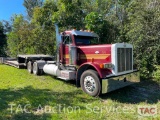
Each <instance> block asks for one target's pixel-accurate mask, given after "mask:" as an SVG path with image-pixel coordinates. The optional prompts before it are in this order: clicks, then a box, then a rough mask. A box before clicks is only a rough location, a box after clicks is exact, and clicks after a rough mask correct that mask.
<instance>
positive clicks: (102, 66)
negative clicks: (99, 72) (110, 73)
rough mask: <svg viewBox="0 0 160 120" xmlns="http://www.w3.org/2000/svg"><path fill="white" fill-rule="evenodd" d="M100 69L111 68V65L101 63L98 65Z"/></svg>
mask: <svg viewBox="0 0 160 120" xmlns="http://www.w3.org/2000/svg"><path fill="white" fill-rule="evenodd" d="M100 68H112V64H111V63H110V64H108V63H103V64H100Z"/></svg>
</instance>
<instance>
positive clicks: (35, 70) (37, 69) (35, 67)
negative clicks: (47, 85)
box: [33, 62, 40, 75]
mask: <svg viewBox="0 0 160 120" xmlns="http://www.w3.org/2000/svg"><path fill="white" fill-rule="evenodd" d="M33 74H35V75H40V69H39V68H38V64H37V62H34V63H33Z"/></svg>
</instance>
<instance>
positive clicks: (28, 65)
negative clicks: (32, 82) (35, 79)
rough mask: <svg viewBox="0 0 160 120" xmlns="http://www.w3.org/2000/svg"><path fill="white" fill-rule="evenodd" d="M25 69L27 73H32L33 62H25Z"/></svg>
mask: <svg viewBox="0 0 160 120" xmlns="http://www.w3.org/2000/svg"><path fill="white" fill-rule="evenodd" d="M27 70H28V72H29V73H33V64H32V62H31V61H29V62H28V63H27Z"/></svg>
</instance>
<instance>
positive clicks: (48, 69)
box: [43, 64, 58, 76]
mask: <svg viewBox="0 0 160 120" xmlns="http://www.w3.org/2000/svg"><path fill="white" fill-rule="evenodd" d="M57 70H58V66H57V65H56V64H46V65H44V67H43V71H44V73H46V74H49V75H53V76H57Z"/></svg>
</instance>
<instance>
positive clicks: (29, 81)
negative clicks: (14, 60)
mask: <svg viewBox="0 0 160 120" xmlns="http://www.w3.org/2000/svg"><path fill="white" fill-rule="evenodd" d="M139 105H142V106H144V105H155V106H157V108H158V114H157V115H156V116H150V117H145V116H141V115H139V114H138V111H137V108H138V106H139ZM11 107H12V108H11ZM159 108H160V83H159V82H156V81H150V80H148V81H142V82H141V83H138V84H134V85H131V86H128V87H125V88H122V89H119V90H116V91H113V92H111V93H108V94H104V95H101V96H100V97H97V98H94V97H91V96H89V95H87V94H85V93H84V92H83V91H82V90H81V88H77V87H76V86H75V82H74V81H71V82H64V81H62V80H57V79H55V78H53V77H51V76H47V75H44V76H34V75H32V74H29V73H28V72H27V70H25V69H17V68H14V67H10V66H6V65H0V120H7V119H8V120H36V119H37V120H58V119H62V120H73V119H77V120H103V119H109V120H129V119H132V120H137V119H140V120H141V119H144V120H150V119H154V120H160V116H159V114H160V109H159Z"/></svg>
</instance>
